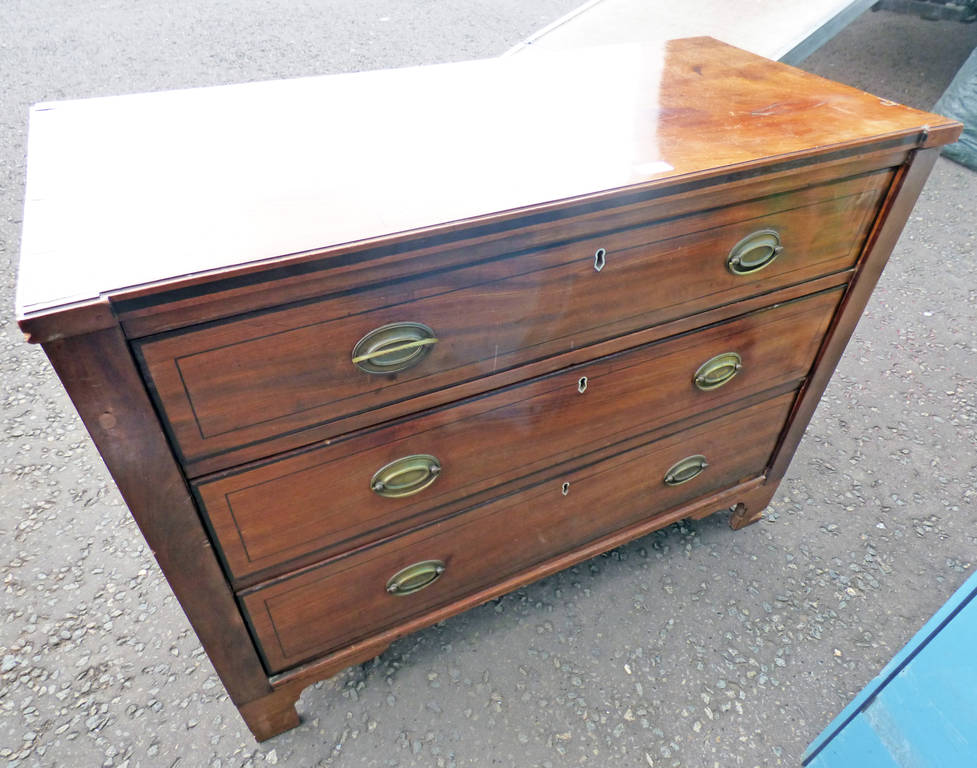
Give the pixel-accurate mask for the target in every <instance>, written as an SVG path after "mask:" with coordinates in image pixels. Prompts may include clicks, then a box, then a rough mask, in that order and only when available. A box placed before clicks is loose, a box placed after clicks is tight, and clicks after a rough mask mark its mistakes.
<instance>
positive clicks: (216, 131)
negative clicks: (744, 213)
mask: <svg viewBox="0 0 977 768" xmlns="http://www.w3.org/2000/svg"><path fill="white" fill-rule="evenodd" d="M608 83H614V87H613V88H608V87H607V84H608ZM445 94H451V98H445ZM284 115H287V119H285V118H283V116H284ZM336 115H350V116H352V115H355V119H335V116H336ZM959 128H960V126H959V124H958V123H955V122H953V121H949V120H947V119H945V118H941V117H939V116H937V115H931V114H927V113H924V112H919V111H917V110H912V109H908V108H906V107H903V106H899V105H896V104H893V103H891V102H886V101H884V100H881V99H878V98H876V97H873V96H870V95H868V94H865V93H862V92H860V91H857V90H855V89H853V88H849V87H846V86H843V85H839V84H837V83H832V82H830V81H827V80H824V79H821V78H819V77H816V76H813V75H810V74H807V73H804V72H801V71H799V70H795V69H792V68H790V67H787V66H785V65H782V64H777V63H775V62H770V61H767V60H765V59H762V58H760V57H757V56H753V55H751V54H748V53H745V52H743V51H740V50H737V49H735V48H732V47H730V46H727V45H724V44H722V43H719V42H717V41H715V40H710V39H708V38H691V39H688V40H679V41H671V42H669V43H666V44H664V45H654V44H652V45H647V46H620V47H605V48H595V49H581V50H579V51H572V52H567V53H562V54H553V55H537V56H525V57H514V58H509V59H492V60H486V61H478V62H467V63H462V64H449V65H442V66H432V67H422V68H413V69H405V70H396V71H389V72H373V73H358V74H353V75H338V76H332V77H322V78H307V79H301V80H291V81H281V82H277V83H253V84H247V85H240V86H233V87H223V88H209V89H196V90H188V91H177V92H171V93H159V94H144V95H138V96H129V97H118V98H109V99H90V100H87V101H75V102H61V103H48V104H41V105H37V106H35V107H34V109H33V111H32V114H31V131H30V138H29V147H28V153H29V157H30V159H29V163H28V182H27V195H26V198H27V206H26V209H25V220H24V233H23V254H24V256H25V258H24V259H22V262H21V273H20V281H19V285H18V300H17V302H18V303H17V305H18V314H19V315H21V316H25V315H27V314H36V313H38V312H45V311H48V310H51V309H54V308H56V307H58V306H62V305H64V304H67V303H71V302H75V301H82V300H90V299H93V298H96V297H97V296H99V295H101V294H102V293H104V292H109V291H118V290H122V289H127V288H131V287H134V286H140V285H146V284H150V283H153V282H156V281H159V280H167V279H169V278H171V277H172V276H174V275H181V274H182V275H187V274H190V273H200V272H206V271H219V270H224V269H227V268H229V267H233V266H235V265H241V264H246V263H248V262H252V261H256V260H261V259H268V258H275V257H280V256H284V255H287V254H295V253H300V252H303V251H308V250H310V249H316V248H324V247H328V246H330V245H337V244H341V243H348V242H355V241H359V240H363V239H366V238H372V237H377V236H378V235H382V234H391V233H396V232H405V231H408V230H414V229H418V228H422V227H428V226H433V225H437V224H443V223H446V222H452V221H460V220H464V219H470V218H474V217H478V216H483V215H486V214H494V213H497V212H499V211H508V210H514V209H518V208H521V207H526V206H530V205H537V204H540V203H543V202H548V201H556V200H564V199H568V198H574V197H579V196H583V195H587V194H593V193H596V192H601V191H606V190H611V189H618V188H624V187H632V186H640V185H648V186H655V185H658V186H661V185H667V184H669V183H673V182H674V181H676V180H679V179H682V180H686V179H689V178H693V177H699V178H703V179H706V178H712V179H716V178H730V176H731V174H734V173H735V172H738V171H745V170H749V169H751V168H754V167H756V166H757V165H766V164H770V163H771V159H772V158H779V159H781V160H787V159H789V160H790V161H791V162H793V163H803V162H805V161H806V162H810V161H811V160H813V159H814V158H817V157H823V156H825V155H826V154H830V153H844V152H858V151H859V150H860V149H861V148H863V147H866V146H868V145H872V144H878V143H880V142H885V141H888V142H891V143H893V144H895V145H903V146H906V147H907V148H908V147H911V146H914V145H917V144H919V143H925V142H932V143H941V142H943V141H946V140H952V139H953V137H954V134H955V132H958V131H959ZM79 147H83V148H84V151H79ZM146 147H152V151H151V152H147V151H145V148H146ZM351 147H356V148H357V151H353V152H351V151H350V148H351ZM256 148H257V149H256ZM461 158H463V161H461V160H460V159H461ZM567 158H573V162H567ZM188 179H193V180H194V181H193V183H188V181H187V180H188ZM175 222H179V225H178V226H174V223H175Z"/></svg>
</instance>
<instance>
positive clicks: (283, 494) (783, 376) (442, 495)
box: [194, 288, 842, 579]
mask: <svg viewBox="0 0 977 768" xmlns="http://www.w3.org/2000/svg"><path fill="white" fill-rule="evenodd" d="M841 291H842V289H841V288H837V289H833V290H830V291H826V292H824V293H820V294H816V295H814V296H810V297H807V298H804V299H800V300H797V301H792V302H789V303H786V304H782V305H778V306H774V307H771V308H768V309H764V310H761V311H758V312H753V313H751V314H748V315H745V316H742V317H740V318H738V319H735V320H732V321H728V322H725V323H721V324H718V325H715V326H712V327H709V328H706V329H703V330H700V331H696V332H694V333H689V334H684V335H682V336H678V337H673V338H671V339H667V340H665V341H661V342H658V343H655V344H650V345H646V346H643V347H638V348H635V349H632V350H629V351H627V352H622V353H619V354H616V355H611V356H608V357H605V358H601V359H599V360H596V361H593V362H591V363H587V364H585V365H580V366H577V367H575V368H569V369H566V370H564V371H560V372H558V373H555V374H551V375H549V376H544V377H541V378H538V379H534V380H531V381H528V382H525V383H522V384H518V385H514V386H511V387H508V388H506V389H502V390H499V391H497V392H494V393H491V394H488V395H484V396H480V397H475V398H471V399H469V400H466V401H461V402H460V403H457V404H455V405H452V406H449V407H445V408H441V409H437V410H433V411H428V412H426V413H423V414H420V415H418V416H416V417H413V418H408V419H404V420H402V421H399V422H394V423H392V424H389V425H386V426H383V427H379V428H374V429H370V430H364V431H361V432H357V433H353V434H351V435H350V436H348V437H345V438H341V439H338V440H335V441H327V442H326V443H323V444H320V445H318V446H315V447H312V448H310V449H306V450H303V451H301V452H297V453H295V454H292V455H289V456H287V457H284V458H280V459H278V460H275V461H272V462H269V463H266V464H263V465H258V466H253V467H251V468H248V469H245V470H243V471H237V472H232V473H225V474H223V475H220V476H218V477H216V478H212V479H204V480H202V481H198V482H196V483H195V484H194V490H195V492H196V493H197V495H198V498H199V499H200V501H201V502H202V506H203V508H204V510H205V513H206V516H207V518H208V519H209V522H210V525H211V527H212V530H213V531H214V533H215V535H216V539H217V541H218V544H219V547H220V550H221V552H222V554H223V557H224V559H225V561H226V563H227V565H228V567H229V570H230V571H231V573H232V575H233V576H234V577H235V578H236V579H242V578H245V577H247V576H249V575H251V574H255V573H258V572H259V571H269V569H274V570H276V571H283V570H285V567H286V566H287V565H288V564H290V563H291V564H293V565H294V564H295V561H296V560H299V559H303V558H304V559H305V560H308V558H309V556H310V555H313V554H315V556H316V557H321V556H325V555H326V554H329V553H335V552H340V551H343V550H348V549H351V548H353V547H355V546H358V545H359V544H362V543H365V542H367V541H370V540H375V539H378V538H381V537H383V536H387V535H390V534H392V533H395V532H398V531H402V530H405V529H406V528H409V527H411V526H413V525H417V524H420V523H421V522H424V521H426V520H430V519H434V518H436V517H438V516H441V515H443V514H447V513H448V512H450V511H452V510H454V509H457V508H459V506H460V505H461V504H462V503H463V500H464V499H465V498H468V497H470V496H472V495H473V494H476V493H480V492H483V491H486V490H488V489H492V488H495V487H498V486H501V485H503V484H510V483H514V482H516V481H518V480H519V479H520V478H524V477H528V476H529V475H532V474H534V473H539V472H540V471H543V470H547V469H548V468H550V467H555V466H557V465H563V464H565V463H566V462H569V461H575V460H579V459H583V458H584V457H585V456H586V455H587V454H588V453H592V452H594V451H599V450H603V449H607V448H608V447H609V446H613V445H615V444H618V443H622V442H623V441H626V440H632V439H633V438H635V437H639V436H641V435H642V434H645V433H648V432H651V431H653V430H655V429H658V428H660V427H663V426H665V425H667V424H670V423H672V422H675V421H678V420H680V419H683V418H687V417H689V416H693V415H696V414H698V413H702V412H704V411H707V410H710V409H712V408H716V407H718V406H721V405H723V404H725V403H730V402H733V401H735V400H737V399H739V398H742V397H746V396H747V395H750V394H753V393H756V392H761V391H766V390H768V389H772V388H774V387H778V386H782V385H784V384H787V383H790V382H795V381H797V380H799V379H801V378H802V377H804V376H805V375H806V374H807V371H808V369H809V368H810V366H811V363H812V361H813V359H814V355H815V354H816V352H817V350H818V347H819V345H820V342H821V339H822V337H823V335H824V333H825V330H826V329H827V326H828V323H829V322H830V319H831V316H832V313H833V311H834V309H835V306H836V305H837V303H838V300H839V298H840V296H841ZM269 575H270V574H269Z"/></svg>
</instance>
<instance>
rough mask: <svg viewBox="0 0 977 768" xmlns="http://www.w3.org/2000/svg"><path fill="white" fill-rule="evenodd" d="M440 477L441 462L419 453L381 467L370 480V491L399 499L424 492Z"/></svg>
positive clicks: (388, 497)
mask: <svg viewBox="0 0 977 768" xmlns="http://www.w3.org/2000/svg"><path fill="white" fill-rule="evenodd" d="M440 476H441V462H439V461H438V460H437V458H435V457H434V456H431V455H429V454H426V453H419V454H415V455H413V456H404V457H403V458H401V459H397V460H396V461H391V462H390V463H389V464H386V465H385V466H382V467H380V469H378V470H377V471H376V472H375V473H374V474H373V478H372V479H371V480H370V490H371V491H373V492H374V493H375V494H377V495H378V496H383V497H384V498H387V499H399V498H403V497H404V496H413V495H414V494H415V493H419V492H420V491H423V490H424V489H425V488H427V487H428V486H429V485H431V483H433V482H434V481H435V480H437V479H438V478H439V477H440Z"/></svg>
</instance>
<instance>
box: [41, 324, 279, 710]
mask: <svg viewBox="0 0 977 768" xmlns="http://www.w3.org/2000/svg"><path fill="white" fill-rule="evenodd" d="M44 351H45V352H46V353H47V355H48V358H49V359H50V360H51V364H52V365H53V366H54V369H55V371H57V374H58V376H59V377H60V379H61V381H62V383H63V384H64V386H65V389H67V391H68V395H69V396H70V397H71V401H72V402H73V403H74V405H75V408H77V409H78V413H79V415H80V416H81V419H82V421H83V422H84V423H85V427H86V428H87V429H88V432H89V434H91V436H92V439H93V440H94V441H95V445H96V446H97V447H98V450H99V453H101V455H102V458H104V459H105V463H106V465H107V466H108V468H109V471H110V472H111V473H112V478H113V480H115V483H116V485H118V487H119V490H120V491H121V492H122V497H123V498H124V499H125V502H126V504H127V505H128V507H129V510H130V511H131V512H132V516H133V517H134V518H135V520H136V523H137V524H138V525H139V530H140V531H142V534H143V536H144V537H145V538H146V542H147V543H148V544H149V546H150V548H151V549H152V551H153V555H154V556H155V558H156V560H157V562H158V563H159V565H160V568H162V570H163V573H164V575H165V576H166V579H167V581H168V582H169V584H170V587H171V588H172V590H173V592H174V594H175V595H176V596H177V599H178V600H179V601H180V605H181V606H182V607H183V610H184V612H185V613H186V615H187V618H188V619H189V620H190V623H191V625H192V626H193V629H194V631H195V632H196V633H197V637H198V638H199V639H200V642H201V644H202V645H203V647H204V649H205V650H206V651H207V655H208V656H209V657H210V660H211V662H212V663H213V664H214V668H215V669H216V670H217V674H218V675H220V678H221V681H222V682H223V683H224V687H225V688H226V689H227V692H228V694H229V695H230V697H231V699H232V700H233V701H234V702H235V703H236V704H243V703H246V702H248V701H253V700H255V699H259V698H262V697H263V696H267V695H269V694H270V693H272V690H271V687H270V686H269V684H268V678H267V675H266V674H265V671H264V668H263V667H262V665H261V661H260V660H259V658H258V655H257V653H256V652H255V649H254V644H253V643H252V641H251V637H250V635H249V633H248V630H247V628H246V627H245V625H244V621H243V620H242V618H241V614H240V612H239V610H238V607H237V605H236V603H235V599H234V595H233V594H232V593H231V590H230V588H229V587H228V584H227V581H226V580H225V578H224V575H223V573H222V571H221V567H220V564H219V562H218V560H217V557H216V555H215V554H214V549H213V547H212V545H211V542H210V539H209V538H208V536H207V533H206V531H205V530H204V527H203V525H202V524H201V522H200V518H199V516H198V514H197V509H196V506H195V505H194V503H193V500H192V499H191V497H190V493H189V490H188V488H187V484H186V481H185V480H184V479H183V476H182V474H181V473H180V470H179V467H178V466H177V464H176V462H175V461H174V459H173V455H172V453H171V452H170V449H169V447H168V446H167V444H166V440H165V438H164V436H163V433H162V432H161V430H160V425H159V422H158V420H157V419H156V415H155V413H154V412H153V408H152V404H151V403H150V402H149V398H148V397H147V396H146V392H145V389H144V388H143V385H142V382H141V381H140V378H139V373H138V371H137V370H136V366H135V363H134V361H133V359H132V356H131V354H130V353H129V350H128V348H127V346H126V343H125V339H124V338H123V336H122V332H121V331H120V330H119V329H118V328H114V329H110V330H104V331H97V332H95V333H89V334H84V335H80V336H75V337H72V338H71V339H68V340H63V341H53V342H49V343H48V344H45V345H44Z"/></svg>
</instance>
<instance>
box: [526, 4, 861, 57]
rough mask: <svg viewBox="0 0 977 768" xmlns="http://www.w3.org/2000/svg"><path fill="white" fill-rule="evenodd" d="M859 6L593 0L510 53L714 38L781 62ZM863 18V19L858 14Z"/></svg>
mask: <svg viewBox="0 0 977 768" xmlns="http://www.w3.org/2000/svg"><path fill="white" fill-rule="evenodd" d="M870 4H871V3H867V2H861V3H860V2H857V0H855V1H854V2H853V0H590V2H587V3H584V4H583V5H582V6H581V7H580V8H578V9H577V10H576V11H574V12H573V13H571V14H568V15H567V16H565V17H564V18H563V19H560V20H559V21H557V22H555V23H554V24H551V25H550V26H548V27H545V28H544V29H542V30H540V31H539V32H537V33H536V34H535V35H533V36H532V37H530V38H529V39H528V40H526V41H525V42H523V43H520V44H519V45H518V46H516V47H515V48H513V49H512V50H510V51H509V52H508V53H509V54H513V53H525V52H527V51H530V50H532V49H535V48H542V49H547V50H558V49H566V48H582V47H586V46H591V45H608V44H613V43H636V42H655V41H659V40H670V39H674V38H679V37H697V36H702V35H705V36H708V37H714V38H716V39H717V40H722V41H723V42H725V43H729V44H730V45H735V46H736V47H737V48H743V49H744V50H747V51H750V52H751V53H756V54H758V55H760V56H765V57H767V58H768V59H777V60H779V59H781V58H782V57H783V56H784V55H785V54H787V53H788V52H789V51H791V50H793V49H794V48H796V47H797V46H799V45H801V44H802V43H804V41H805V40H808V39H809V38H811V36H812V35H817V34H818V32H819V31H820V30H822V29H824V28H826V26H828V25H830V24H831V22H832V21H833V20H834V19H836V18H837V17H839V16H842V15H844V14H845V13H846V12H848V11H849V10H850V9H851V8H852V7H855V8H856V9H861V10H864V8H865V7H867V6H868V5H870ZM856 15H857V13H856Z"/></svg>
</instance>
